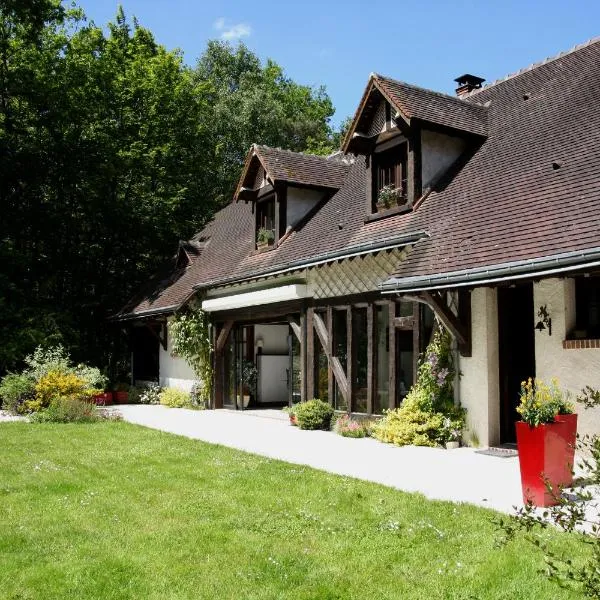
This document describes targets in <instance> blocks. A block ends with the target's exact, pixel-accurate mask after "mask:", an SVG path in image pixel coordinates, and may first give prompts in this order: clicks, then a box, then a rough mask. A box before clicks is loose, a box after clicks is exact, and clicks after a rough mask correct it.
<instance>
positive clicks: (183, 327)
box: [170, 308, 213, 406]
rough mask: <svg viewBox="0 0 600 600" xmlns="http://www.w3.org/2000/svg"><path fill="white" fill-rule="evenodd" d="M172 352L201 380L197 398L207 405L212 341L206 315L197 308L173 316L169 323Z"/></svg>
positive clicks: (211, 370)
mask: <svg viewBox="0 0 600 600" xmlns="http://www.w3.org/2000/svg"><path fill="white" fill-rule="evenodd" d="M170 334H171V340H172V344H173V353H174V354H176V355H179V356H181V357H182V358H184V359H185V360H186V361H187V363H188V364H189V365H190V366H191V367H192V369H194V372H195V373H196V376H197V377H198V379H199V380H200V381H201V382H202V386H201V387H199V388H198V390H197V395H198V396H199V400H201V401H202V402H203V403H204V406H208V405H209V403H210V399H211V396H212V380H213V369H212V361H211V352H212V343H211V340H210V331H209V327H208V316H207V315H206V313H205V312H204V311H203V310H201V309H199V308H196V309H190V310H187V311H185V312H182V313H179V314H177V315H175V317H173V320H172V321H171V323H170Z"/></svg>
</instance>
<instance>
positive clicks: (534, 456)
mask: <svg viewBox="0 0 600 600" xmlns="http://www.w3.org/2000/svg"><path fill="white" fill-rule="evenodd" d="M516 427H517V446H518V449H519V467H520V468H521V486H522V488H523V502H528V501H530V502H532V503H533V504H534V505H536V506H552V505H554V504H557V501H556V499H555V498H554V495H553V494H552V493H551V492H550V491H549V490H548V488H547V487H546V482H548V483H549V484H550V485H551V486H552V490H553V491H554V493H555V494H556V495H557V496H558V495H560V492H559V488H561V487H569V486H570V485H571V484H572V483H573V473H572V469H573V465H574V460H575V441H576V436H577V415H558V416H557V417H556V418H555V422H554V423H545V424H543V425H538V426H537V427H530V426H529V425H528V424H527V423H523V422H522V421H519V422H517V423H516Z"/></svg>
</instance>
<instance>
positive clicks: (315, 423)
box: [294, 398, 334, 429]
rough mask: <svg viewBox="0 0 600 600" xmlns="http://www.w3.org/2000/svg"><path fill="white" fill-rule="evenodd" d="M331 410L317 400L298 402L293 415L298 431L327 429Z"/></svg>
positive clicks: (331, 414)
mask: <svg viewBox="0 0 600 600" xmlns="http://www.w3.org/2000/svg"><path fill="white" fill-rule="evenodd" d="M333 413H334V411H333V408H332V407H331V406H330V405H329V404H327V402H323V401H322V400H319V399H317V398H314V399H313V400H308V401H307V402H300V403H299V404H297V405H296V406H295V409H294V414H295V415H296V419H297V421H298V427H300V429H329V427H330V425H331V418H332V417H333Z"/></svg>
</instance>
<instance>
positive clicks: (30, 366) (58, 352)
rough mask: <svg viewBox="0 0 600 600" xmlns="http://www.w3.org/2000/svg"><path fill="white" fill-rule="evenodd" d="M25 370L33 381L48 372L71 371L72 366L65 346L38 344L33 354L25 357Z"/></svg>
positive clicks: (38, 379)
mask: <svg viewBox="0 0 600 600" xmlns="http://www.w3.org/2000/svg"><path fill="white" fill-rule="evenodd" d="M25 364H26V365H27V368H26V370H25V372H26V373H27V375H29V376H30V377H31V378H32V379H33V380H34V381H40V379H42V377H45V376H46V375H48V373H52V372H54V373H72V372H73V366H72V364H71V359H70V357H69V354H68V353H67V351H66V350H65V348H64V347H63V346H62V345H61V344H59V345H58V346H50V347H44V346H38V347H37V348H36V349H35V351H34V352H33V354H29V355H27V356H26V357H25Z"/></svg>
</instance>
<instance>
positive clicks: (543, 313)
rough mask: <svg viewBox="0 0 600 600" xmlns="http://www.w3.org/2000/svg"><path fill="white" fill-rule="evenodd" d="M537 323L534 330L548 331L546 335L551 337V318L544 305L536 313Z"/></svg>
mask: <svg viewBox="0 0 600 600" xmlns="http://www.w3.org/2000/svg"><path fill="white" fill-rule="evenodd" d="M537 316H538V319H539V321H538V322H537V325H536V326H535V328H536V329H537V330H538V331H544V329H548V335H552V318H551V317H550V315H549V314H548V307H547V306H546V305H545V304H544V306H540V309H539V310H538V313H537Z"/></svg>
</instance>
